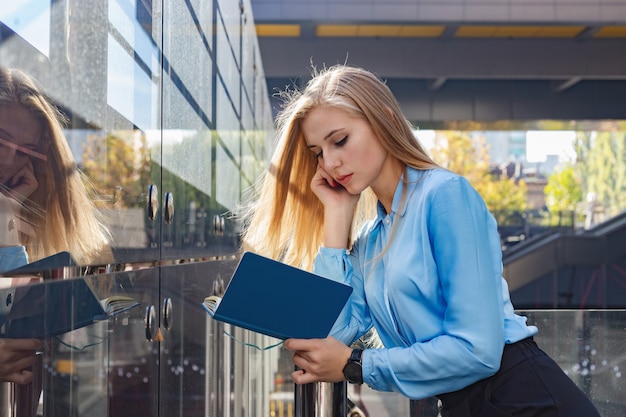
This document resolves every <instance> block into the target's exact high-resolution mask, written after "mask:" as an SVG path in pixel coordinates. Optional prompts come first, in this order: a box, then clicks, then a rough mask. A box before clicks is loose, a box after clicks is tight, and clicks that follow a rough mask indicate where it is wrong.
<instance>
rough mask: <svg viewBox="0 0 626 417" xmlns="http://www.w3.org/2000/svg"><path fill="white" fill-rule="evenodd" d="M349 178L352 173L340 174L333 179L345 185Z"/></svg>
mask: <svg viewBox="0 0 626 417" xmlns="http://www.w3.org/2000/svg"><path fill="white" fill-rule="evenodd" d="M351 179H352V174H348V175H342V176H339V177H337V178H335V181H337V182H338V183H339V184H341V185H346V184H347V183H349V182H350V180H351Z"/></svg>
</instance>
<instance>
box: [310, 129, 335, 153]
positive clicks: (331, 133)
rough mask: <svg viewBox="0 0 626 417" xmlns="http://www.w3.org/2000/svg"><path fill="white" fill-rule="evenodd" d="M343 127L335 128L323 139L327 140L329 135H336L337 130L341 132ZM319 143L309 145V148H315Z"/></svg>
mask: <svg viewBox="0 0 626 417" xmlns="http://www.w3.org/2000/svg"><path fill="white" fill-rule="evenodd" d="M340 130H341V129H335V130H331V131H330V132H328V135H326V136H324V139H323V140H327V139H328V138H329V137H331V136H332V135H334V134H335V133H336V132H339V131H340ZM316 146H317V145H309V149H311V148H315V147H316Z"/></svg>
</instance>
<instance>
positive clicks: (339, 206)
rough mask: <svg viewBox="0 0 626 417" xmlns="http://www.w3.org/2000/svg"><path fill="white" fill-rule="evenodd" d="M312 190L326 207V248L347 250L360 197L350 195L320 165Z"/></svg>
mask: <svg viewBox="0 0 626 417" xmlns="http://www.w3.org/2000/svg"><path fill="white" fill-rule="evenodd" d="M311 190H312V191H313V192H314V193H315V195H316V196H317V198H319V199H320V201H321V202H322V204H323V205H324V246H326V247H328V248H345V247H346V246H347V245H348V237H349V236H350V228H351V227H352V218H353V217H354V210H355V208H356V205H357V203H358V201H359V196H360V195H359V194H356V195H355V194H350V193H349V192H348V191H347V190H346V189H345V188H344V187H343V186H342V185H341V184H339V183H337V182H336V181H335V180H334V179H333V177H332V176H331V175H330V174H328V173H327V172H326V171H324V169H323V168H322V167H321V166H319V165H318V166H317V172H316V173H315V175H314V176H313V179H312V180H311Z"/></svg>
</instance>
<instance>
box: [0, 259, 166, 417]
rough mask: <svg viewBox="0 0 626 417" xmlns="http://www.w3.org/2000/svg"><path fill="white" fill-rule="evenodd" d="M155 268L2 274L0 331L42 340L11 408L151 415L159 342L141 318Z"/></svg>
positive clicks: (150, 299)
mask: <svg viewBox="0 0 626 417" xmlns="http://www.w3.org/2000/svg"><path fill="white" fill-rule="evenodd" d="M155 272H157V271H156V270H155V271H151V270H141V271H135V272H130V273H117V274H101V275H97V276H86V277H84V278H74V279H53V280H46V281H45V282H43V281H40V279H39V278H33V277H30V276H27V275H24V276H19V277H15V278H1V279H0V298H2V300H3V303H2V310H1V311H0V338H6V337H9V338H12V339H17V340H22V339H24V338H29V337H34V338H37V339H40V340H42V342H43V347H42V348H41V349H40V351H41V354H40V355H38V360H37V362H36V364H35V367H34V368H33V370H34V377H33V381H32V382H31V383H30V384H28V385H15V386H13V387H10V388H12V389H13V391H14V394H15V398H17V401H16V403H15V407H16V413H17V414H16V415H30V414H29V412H28V410H29V409H31V408H34V409H38V410H39V411H38V415H45V416H68V415H72V416H82V415H90V416H108V415H122V414H125V413H131V414H132V415H139V416H153V415H155V412H156V404H155V398H158V385H157V384H158V378H157V374H156V369H157V367H158V360H157V358H156V357H154V355H155V352H158V349H154V345H153V344H152V343H149V342H148V341H147V340H146V334H147V333H146V326H145V321H144V320H145V311H146V306H150V305H154V302H155V301H156V300H157V299H156V294H158V292H157V290H158V286H157V283H158V281H157V278H158V275H156V274H155ZM153 349H154V350H153ZM5 388H6V387H4V388H3V389H5Z"/></svg>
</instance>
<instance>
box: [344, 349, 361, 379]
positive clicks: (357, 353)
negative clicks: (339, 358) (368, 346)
mask: <svg viewBox="0 0 626 417" xmlns="http://www.w3.org/2000/svg"><path fill="white" fill-rule="evenodd" d="M362 357H363V349H352V353H351V354H350V359H348V363H346V366H344V367H343V376H345V377H346V379H347V380H348V382H349V383H351V384H362V383H363V367H362V366H361V358H362Z"/></svg>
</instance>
